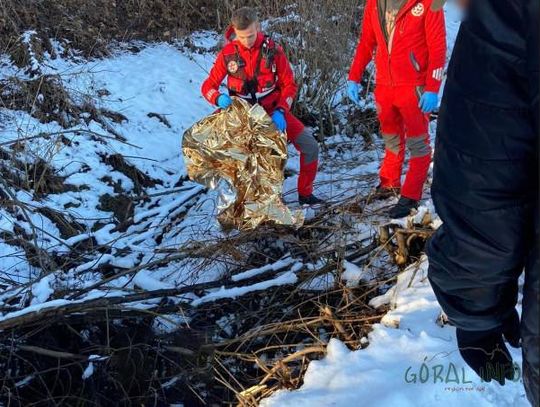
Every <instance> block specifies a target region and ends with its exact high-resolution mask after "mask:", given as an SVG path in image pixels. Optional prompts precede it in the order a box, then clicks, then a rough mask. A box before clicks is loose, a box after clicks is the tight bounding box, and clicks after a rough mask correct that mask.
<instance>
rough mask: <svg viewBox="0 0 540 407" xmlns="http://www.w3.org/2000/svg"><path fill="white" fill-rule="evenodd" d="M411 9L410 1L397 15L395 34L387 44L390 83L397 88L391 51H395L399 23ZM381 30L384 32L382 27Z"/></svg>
mask: <svg viewBox="0 0 540 407" xmlns="http://www.w3.org/2000/svg"><path fill="white" fill-rule="evenodd" d="M410 9H411V7H409V1H407V3H405V4H404V5H403V7H402V9H401V10H400V11H399V12H398V13H397V15H396V20H395V23H394V32H393V35H392V38H391V41H390V43H388V44H386V50H387V51H388V74H389V75H390V83H391V84H392V86H395V85H394V78H393V76H392V52H391V49H393V43H394V34H395V33H396V29H397V28H398V23H399V22H400V20H401V18H402V17H403V16H404V15H405V14H406V13H407V12H408V11H409V10H410ZM379 25H380V23H379ZM381 30H382V27H381ZM391 45H392V46H391Z"/></svg>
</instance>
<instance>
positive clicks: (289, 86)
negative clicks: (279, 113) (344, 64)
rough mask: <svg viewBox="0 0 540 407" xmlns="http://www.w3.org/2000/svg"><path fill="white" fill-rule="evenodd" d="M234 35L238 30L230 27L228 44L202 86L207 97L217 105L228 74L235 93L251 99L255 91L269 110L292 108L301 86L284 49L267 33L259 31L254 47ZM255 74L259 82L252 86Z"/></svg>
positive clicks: (230, 90) (228, 81) (231, 88)
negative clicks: (295, 77)
mask: <svg viewBox="0 0 540 407" xmlns="http://www.w3.org/2000/svg"><path fill="white" fill-rule="evenodd" d="M233 35H234V30H232V29H231V28H230V29H229V30H228V31H227V33H226V36H225V37H226V40H227V43H226V44H225V46H224V47H223V49H222V50H221V52H220V53H219V54H218V56H217V59H216V62H215V63H214V66H213V67H212V70H211V71H210V75H209V77H208V79H206V81H204V83H203V85H202V89H201V90H202V94H203V96H204V97H205V99H206V100H208V101H209V102H210V103H212V104H214V105H215V104H217V103H216V102H217V98H218V97H219V94H220V93H219V86H220V85H221V82H223V80H224V79H225V77H227V87H228V89H229V93H230V94H231V95H236V96H240V97H243V98H245V99H248V100H249V99H251V96H252V95H251V93H254V94H255V96H256V98H257V99H258V101H259V103H260V104H261V105H262V106H263V107H264V108H265V109H266V110H268V111H270V112H271V111H273V110H274V109H276V108H278V107H279V108H282V109H284V110H285V111H289V110H290V108H291V106H292V103H293V100H294V97H295V96H296V91H297V85H296V83H295V81H294V74H293V71H292V68H291V65H290V63H289V60H288V59H287V56H286V55H285V53H284V52H283V49H282V48H281V47H280V46H279V45H277V44H276V43H274V41H272V40H271V39H270V38H268V37H266V36H265V35H264V34H263V33H259V34H258V36H257V40H256V42H255V45H254V46H253V47H252V48H250V49H248V48H246V47H244V46H243V45H242V44H240V42H238V41H236V40H234V39H232V36H233ZM255 73H257V75H256V84H254V85H255V86H252V87H250V85H249V82H250V81H252V80H253V77H254V76H255ZM250 90H251V91H252V92H250Z"/></svg>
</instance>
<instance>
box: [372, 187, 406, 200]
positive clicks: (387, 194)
mask: <svg viewBox="0 0 540 407" xmlns="http://www.w3.org/2000/svg"><path fill="white" fill-rule="evenodd" d="M399 192H400V188H399V187H383V186H382V185H381V184H379V185H377V188H375V191H373V194H372V198H373V199H387V198H391V197H394V196H399Z"/></svg>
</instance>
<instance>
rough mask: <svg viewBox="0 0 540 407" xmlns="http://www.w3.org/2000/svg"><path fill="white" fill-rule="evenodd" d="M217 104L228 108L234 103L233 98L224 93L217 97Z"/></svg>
mask: <svg viewBox="0 0 540 407" xmlns="http://www.w3.org/2000/svg"><path fill="white" fill-rule="evenodd" d="M217 105H218V106H219V107H220V108H222V109H227V108H228V107H229V106H230V105H232V99H231V97H230V96H229V95H226V94H224V93H222V94H221V95H219V97H218V98H217Z"/></svg>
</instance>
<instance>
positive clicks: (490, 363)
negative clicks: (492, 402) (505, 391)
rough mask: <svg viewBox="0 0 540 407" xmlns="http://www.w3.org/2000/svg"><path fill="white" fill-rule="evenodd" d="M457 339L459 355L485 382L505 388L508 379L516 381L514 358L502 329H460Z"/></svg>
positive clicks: (457, 331) (457, 332)
mask: <svg viewBox="0 0 540 407" xmlns="http://www.w3.org/2000/svg"><path fill="white" fill-rule="evenodd" d="M456 337H457V342H458V346H459V353H460V354H461V356H462V357H463V359H464V360H465V362H467V364H468V365H469V366H470V367H471V368H472V369H473V370H474V371H475V372H476V374H477V375H478V376H480V378H481V379H482V380H483V381H485V382H490V381H491V380H496V381H498V382H499V384H500V385H501V386H504V384H505V380H506V379H508V380H513V379H514V375H515V371H514V365H513V361H512V356H510V353H509V352H508V348H507V347H506V345H505V344H504V340H503V336H502V333H501V330H500V329H497V330H491V331H464V330H462V329H459V328H458V329H457V330H456Z"/></svg>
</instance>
